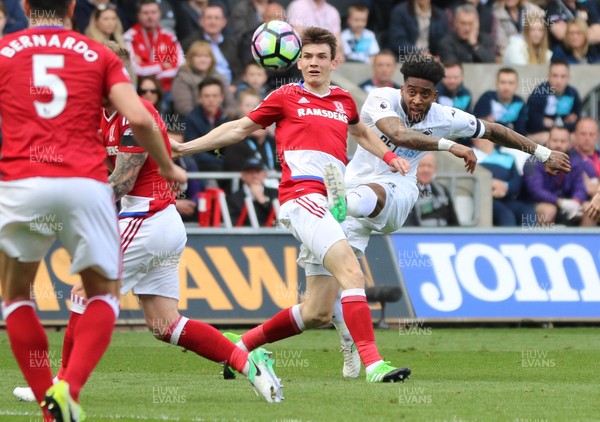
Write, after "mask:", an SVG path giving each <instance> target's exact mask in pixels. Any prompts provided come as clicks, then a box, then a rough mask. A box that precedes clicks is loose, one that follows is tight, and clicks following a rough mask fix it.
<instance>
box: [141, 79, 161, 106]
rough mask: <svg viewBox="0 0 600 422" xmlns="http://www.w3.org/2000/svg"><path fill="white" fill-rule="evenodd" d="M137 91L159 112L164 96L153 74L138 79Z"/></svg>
mask: <svg viewBox="0 0 600 422" xmlns="http://www.w3.org/2000/svg"><path fill="white" fill-rule="evenodd" d="M137 92H138V95H139V96H140V97H142V98H143V99H144V100H146V101H148V102H150V103H151V104H152V105H153V106H154V108H155V109H156V111H158V113H159V114H161V113H162V112H163V110H162V100H163V98H164V96H165V94H164V91H163V89H162V86H161V85H160V82H159V81H158V79H156V77H154V76H142V77H141V78H139V79H138V83H137Z"/></svg>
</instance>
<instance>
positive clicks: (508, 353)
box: [0, 327, 600, 422]
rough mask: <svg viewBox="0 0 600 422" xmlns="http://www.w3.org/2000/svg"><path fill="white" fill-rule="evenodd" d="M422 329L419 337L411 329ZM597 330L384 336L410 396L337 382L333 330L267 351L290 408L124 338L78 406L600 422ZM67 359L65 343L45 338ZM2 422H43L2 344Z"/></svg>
mask: <svg viewBox="0 0 600 422" xmlns="http://www.w3.org/2000/svg"><path fill="white" fill-rule="evenodd" d="M413 328H414V327H413ZM599 334H600V329H598V328H557V329H441V328H435V327H434V328H420V329H419V330H414V329H410V330H407V331H401V332H400V333H399V331H398V330H386V331H378V332H377V333H376V335H377V340H378V342H379V345H380V351H381V352H382V355H383V356H384V358H385V359H388V360H391V361H392V363H393V364H395V365H406V366H409V367H410V368H411V369H412V371H413V375H412V378H411V379H410V380H408V381H407V382H405V383H404V384H376V385H373V384H367V383H366V381H365V379H364V369H363V371H362V372H361V376H360V378H359V379H354V380H345V379H343V378H342V376H341V365H342V355H341V353H339V352H338V350H339V348H338V347H339V342H338V336H337V333H336V332H335V331H333V330H318V331H311V332H307V333H305V334H303V335H301V336H298V337H294V338H291V339H287V340H284V341H282V342H280V343H278V344H274V345H270V350H272V351H273V356H274V357H275V358H276V360H277V363H276V366H275V370H276V372H277V374H278V376H279V377H281V378H282V381H283V385H284V394H285V398H286V399H285V401H284V402H283V403H281V404H268V403H266V402H263V401H261V399H259V398H258V397H256V396H255V394H254V392H253V391H252V389H251V387H250V384H249V383H248V382H247V381H246V380H245V379H242V378H241V377H238V379H237V380H233V381H224V380H223V379H222V378H221V376H220V375H219V372H220V367H219V366H218V365H217V364H214V363H212V362H208V361H206V360H204V359H201V358H199V357H198V356H196V355H195V354H193V353H192V352H185V353H183V352H182V349H181V348H179V347H174V346H169V345H167V344H164V343H161V342H159V341H156V340H155V339H153V338H152V336H151V335H150V333H148V332H122V331H121V332H116V333H115V335H114V337H113V342H112V344H111V346H110V348H109V350H108V353H107V354H106V355H105V356H104V358H103V360H102V362H101V363H100V365H99V367H98V368H97V369H96V371H95V372H94V374H93V376H92V378H91V379H90V382H89V383H88V385H87V386H86V387H85V389H84V392H83V394H82V397H81V404H82V405H83V408H84V409H85V410H86V412H87V414H88V420H90V421H103V420H112V419H119V420H132V421H133V420H180V421H191V420H207V421H213V420H218V421H250V420H252V421H281V422H283V421H337V420H346V421H347V420H355V421H378V420H381V421H397V420H406V421H439V422H441V421H453V422H458V421H511V422H533V421H592V420H600V396H599V393H600V387H599V379H600V335H599ZM49 338H50V343H51V349H52V352H51V354H50V359H51V361H52V363H53V364H54V363H56V362H57V361H58V359H60V344H61V341H62V333H55V332H51V333H49ZM0 373H1V374H2V376H1V377H0V420H2V421H28V422H34V421H41V417H40V416H39V415H40V414H39V413H38V412H37V408H36V406H35V404H32V403H22V402H18V401H17V400H16V399H15V398H14V397H13V395H12V390H13V388H14V387H15V386H19V385H23V378H22V376H21V374H20V373H19V370H18V368H17V365H16V363H15V362H14V359H13V357H12V354H11V353H10V349H9V344H8V338H7V336H6V333H5V332H1V333H0Z"/></svg>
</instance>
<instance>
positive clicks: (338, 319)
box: [331, 298, 353, 343]
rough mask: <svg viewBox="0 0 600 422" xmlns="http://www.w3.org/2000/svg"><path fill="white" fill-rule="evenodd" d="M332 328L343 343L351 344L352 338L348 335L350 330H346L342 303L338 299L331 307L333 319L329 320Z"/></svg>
mask: <svg viewBox="0 0 600 422" xmlns="http://www.w3.org/2000/svg"><path fill="white" fill-rule="evenodd" d="M331 322H332V323H333V326H334V327H335V329H336V330H337V332H338V334H339V335H340V337H341V339H342V341H343V342H344V343H352V342H353V341H352V336H351V335H350V330H348V326H347V325H346V322H345V321H344V313H343V312H342V302H341V300H340V299H339V298H338V299H337V300H336V301H335V304H334V305H333V318H332V319H331Z"/></svg>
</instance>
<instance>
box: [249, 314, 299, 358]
mask: <svg viewBox="0 0 600 422" xmlns="http://www.w3.org/2000/svg"><path fill="white" fill-rule="evenodd" d="M301 332H302V330H301V329H300V327H298V324H297V323H296V320H295V319H294V315H293V313H292V308H288V309H284V310H283V311H281V312H279V313H277V314H276V315H275V316H274V317H273V318H271V319H270V320H268V321H267V322H265V323H264V324H261V325H259V326H258V327H255V328H253V329H251V330H250V331H248V332H247V333H245V334H244V335H242V341H243V342H244V345H245V346H246V349H248V350H254V349H256V348H258V347H260V346H262V345H263V344H266V343H275V342H276V341H279V340H283V339H284V338H288V337H292V336H295V335H298V334H300V333H301Z"/></svg>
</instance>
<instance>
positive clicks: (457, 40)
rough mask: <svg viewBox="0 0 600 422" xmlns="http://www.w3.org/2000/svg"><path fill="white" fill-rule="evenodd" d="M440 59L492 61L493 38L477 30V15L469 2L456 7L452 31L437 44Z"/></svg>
mask: <svg viewBox="0 0 600 422" xmlns="http://www.w3.org/2000/svg"><path fill="white" fill-rule="evenodd" d="M438 49H439V52H440V57H441V59H442V61H444V62H447V61H456V62H460V63H494V62H495V61H496V53H495V48H494V39H493V38H492V37H491V36H490V35H488V34H486V33H483V32H480V31H479V15H478V13H477V9H476V8H475V7H474V6H473V5H471V4H465V5H463V6H459V7H457V8H456V11H455V13H454V32H452V33H449V34H447V35H446V36H445V37H444V38H443V39H442V40H441V41H440V44H439V47H438Z"/></svg>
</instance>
